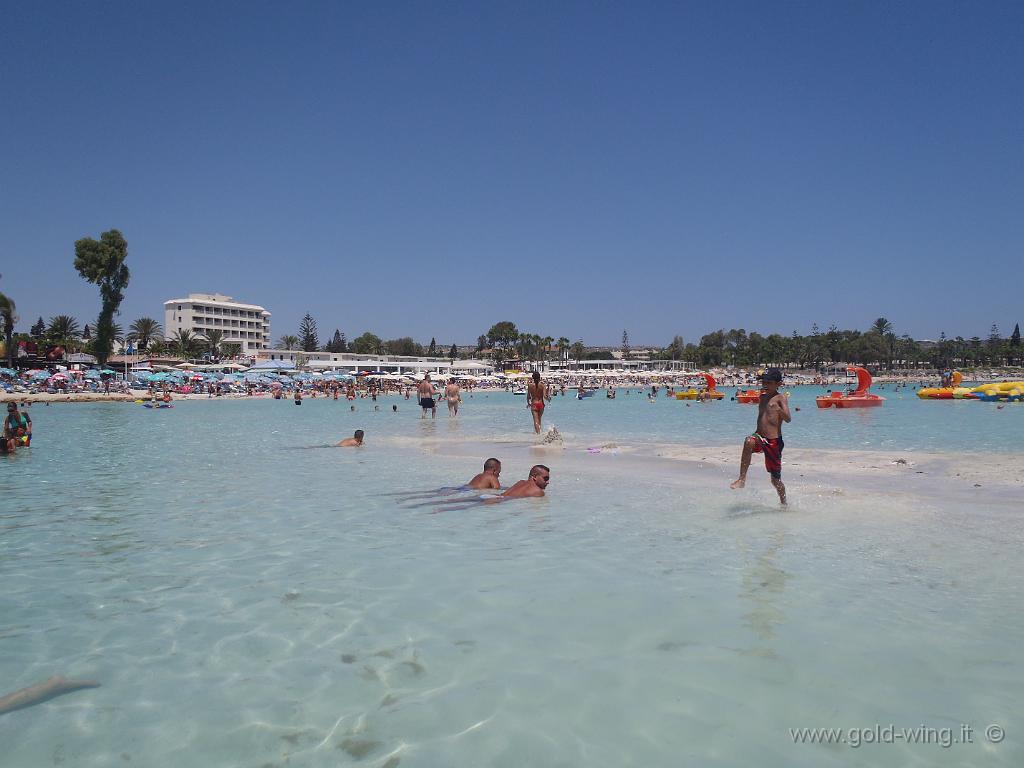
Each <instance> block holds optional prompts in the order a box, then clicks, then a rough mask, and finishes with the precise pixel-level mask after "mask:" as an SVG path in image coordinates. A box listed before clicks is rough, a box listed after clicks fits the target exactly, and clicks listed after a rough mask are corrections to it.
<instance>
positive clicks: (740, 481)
mask: <svg viewBox="0 0 1024 768" xmlns="http://www.w3.org/2000/svg"><path fill="white" fill-rule="evenodd" d="M761 381H762V382H763V384H764V391H763V392H761V398H760V400H759V401H758V405H757V431H756V432H754V434H752V435H750V436H749V437H748V438H747V439H746V440H744V441H743V454H742V455H741V456H740V476H739V477H738V478H737V479H736V480H735V481H734V482H733V483H732V485H730V486H729V487H730V488H742V487H743V486H744V485H746V483H747V469H748V468H749V467H750V455H751V454H752V453H763V454H764V468H765V469H766V470H768V474H770V475H771V478H772V485H774V486H775V490H776V491H777V492H778V494H779V502H780V503H782V504H785V503H786V486H785V485H783V484H782V449H783V448H784V447H785V445H786V444H785V443H784V442H783V441H782V422H786V423H787V424H788V423H789V422H790V421H791V420H792V417H791V416H790V413H789V402H788V401H787V400H786V397H785V395H782V394H781V393H780V392H779V387H780V386H782V371H780V370H779V369H778V368H769V369H768V370H767V371H765V372H764V375H763V376H762V377H761Z"/></svg>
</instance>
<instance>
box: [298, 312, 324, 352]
mask: <svg viewBox="0 0 1024 768" xmlns="http://www.w3.org/2000/svg"><path fill="white" fill-rule="evenodd" d="M299 344H300V345H301V347H302V351H303V352H316V351H317V350H318V349H320V340H319V339H318V338H317V330H316V320H314V319H313V316H312V315H310V314H309V313H308V312H307V313H306V316H305V317H303V318H302V322H301V323H299Z"/></svg>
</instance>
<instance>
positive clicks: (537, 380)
mask: <svg viewBox="0 0 1024 768" xmlns="http://www.w3.org/2000/svg"><path fill="white" fill-rule="evenodd" d="M533 383H534V384H539V383H540V371H534V372H533Z"/></svg>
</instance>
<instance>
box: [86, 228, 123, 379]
mask: <svg viewBox="0 0 1024 768" xmlns="http://www.w3.org/2000/svg"><path fill="white" fill-rule="evenodd" d="M127 256H128V242H127V241H126V240H125V239H124V237H123V236H122V235H121V233H120V232H118V231H117V230H116V229H111V230H109V231H107V232H104V233H103V234H102V235H100V239H99V240H98V241H97V240H93V239H92V238H91V237H85V238H82V239H81V240H76V241H75V269H77V270H78V274H80V275H81V276H82V277H83V278H85V279H86V280H87V281H88V282H90V283H93V284H95V285H98V286H99V288H100V302H101V303H100V317H99V322H98V323H97V327H96V340H95V342H94V343H93V349H95V351H96V357H97V358H98V359H99V362H100V364H101V365H102V364H103V363H106V362H107V358H108V357H110V352H111V350H112V349H113V346H114V336H113V325H114V315H116V314H117V313H118V311H119V309H120V307H121V301H122V300H123V299H124V289H125V288H127V287H128V279H129V277H130V273H129V271H128V265H127V264H125V263H124V261H125V259H126V258H127Z"/></svg>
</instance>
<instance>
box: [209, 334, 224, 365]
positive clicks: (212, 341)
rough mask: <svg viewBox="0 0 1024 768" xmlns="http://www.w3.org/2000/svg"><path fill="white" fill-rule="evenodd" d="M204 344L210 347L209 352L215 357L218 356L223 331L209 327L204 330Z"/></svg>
mask: <svg viewBox="0 0 1024 768" xmlns="http://www.w3.org/2000/svg"><path fill="white" fill-rule="evenodd" d="M205 336H206V344H207V346H208V347H209V348H210V354H211V355H213V356H214V357H216V358H219V357H220V344H221V342H222V341H223V340H224V331H222V330H220V329H219V328H211V329H210V330H208V331H206V333H205Z"/></svg>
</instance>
